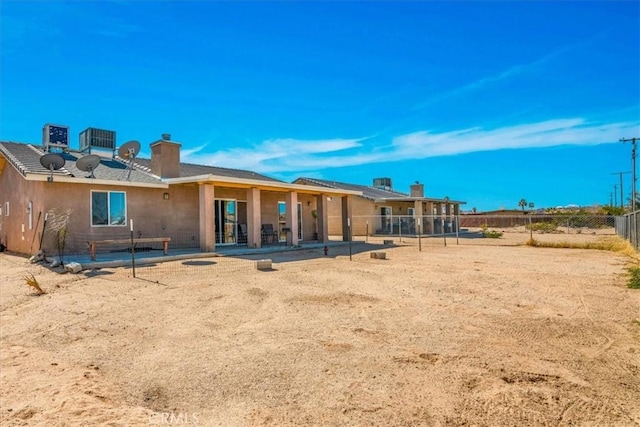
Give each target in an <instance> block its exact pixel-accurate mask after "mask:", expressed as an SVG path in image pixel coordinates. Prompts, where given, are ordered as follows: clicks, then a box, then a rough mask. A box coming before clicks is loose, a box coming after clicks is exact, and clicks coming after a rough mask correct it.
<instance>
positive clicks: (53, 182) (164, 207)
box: [0, 134, 361, 254]
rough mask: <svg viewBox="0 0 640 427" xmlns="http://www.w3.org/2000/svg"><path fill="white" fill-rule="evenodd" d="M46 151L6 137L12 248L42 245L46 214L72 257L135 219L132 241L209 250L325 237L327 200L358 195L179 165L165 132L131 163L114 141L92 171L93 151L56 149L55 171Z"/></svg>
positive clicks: (3, 160)
mask: <svg viewBox="0 0 640 427" xmlns="http://www.w3.org/2000/svg"><path fill="white" fill-rule="evenodd" d="M114 143H115V142H114ZM45 147H46V146H44V145H35V144H27V143H16V142H0V242H1V243H3V244H5V245H6V246H7V248H8V249H9V250H11V251H15V252H19V253H24V254H30V253H33V252H34V249H35V250H37V249H38V247H39V244H40V240H41V236H42V234H43V233H42V230H43V223H44V219H45V217H47V218H48V221H49V224H50V225H51V224H53V223H54V220H55V222H56V223H57V226H58V227H60V223H61V222H64V224H65V227H64V232H65V233H66V234H65V236H64V237H65V248H66V252H67V253H86V251H87V242H88V241H94V240H106V239H122V238H127V237H129V236H130V234H131V231H130V225H131V221H133V228H134V230H133V231H134V234H135V237H169V238H171V247H194V248H199V249H200V250H201V251H204V252H211V251H214V250H215V247H216V245H239V244H241V245H247V246H248V247H250V248H258V247H261V246H262V245H265V244H272V243H278V242H282V241H286V243H287V244H288V245H297V244H299V242H300V241H301V240H311V239H317V240H318V241H320V242H326V241H327V240H328V228H327V226H328V223H327V206H326V201H327V199H328V198H333V199H338V200H339V199H342V198H349V197H351V196H359V195H360V194H361V193H360V192H359V191H351V190H342V189H334V188H328V187H324V186H309V185H300V184H291V183H287V182H283V181H279V180H276V179H273V178H270V177H267V176H264V175H261V174H258V173H255V172H251V171H245V170H238V169H226V168H220V167H213V166H204V165H195V164H185V163H181V162H180V147H181V145H180V144H179V143H176V142H172V141H171V140H170V135H167V134H165V135H163V138H162V139H160V140H158V141H156V142H154V143H152V144H151V153H152V154H151V159H142V158H135V159H134V161H133V162H129V160H125V159H123V158H120V157H119V156H118V155H116V150H115V147H114V148H113V150H112V151H111V152H110V153H109V152H106V153H105V152H102V153H101V154H100V156H101V161H100V164H99V166H97V167H96V168H95V169H94V170H93V176H94V177H90V174H89V173H88V172H87V171H84V170H80V169H78V163H77V162H78V160H79V159H80V158H82V157H83V156H85V155H86V154H87V153H88V152H91V150H89V151H88V152H87V151H84V152H80V151H75V150H69V149H58V150H57V153H58V154H59V155H60V156H62V158H64V160H65V163H64V166H63V167H62V168H60V169H59V170H55V171H53V172H51V171H49V170H47V169H45V168H44V167H43V166H42V165H41V163H40V159H41V157H42V156H43V155H44V154H46V148H45ZM50 150H51V151H56V150H55V149H50ZM94 151H97V150H94ZM344 222H346V218H345V220H344ZM271 229H272V230H273V231H271ZM50 231H51V227H48V230H47V232H48V233H49V234H50ZM49 234H45V236H49ZM49 240H51V239H50V236H49ZM54 240H55V236H54ZM55 244H56V243H55V242H51V241H47V240H45V242H44V247H45V249H46V250H47V251H54V252H55V249H56V248H55Z"/></svg>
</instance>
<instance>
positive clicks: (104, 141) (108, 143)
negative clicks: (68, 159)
mask: <svg viewBox="0 0 640 427" xmlns="http://www.w3.org/2000/svg"><path fill="white" fill-rule="evenodd" d="M92 148H97V149H99V150H108V151H111V152H112V153H113V152H114V151H115V149H116V133H115V131H112V130H105V129H96V128H87V129H85V130H83V131H82V132H80V151H86V150H89V151H91V149H92Z"/></svg>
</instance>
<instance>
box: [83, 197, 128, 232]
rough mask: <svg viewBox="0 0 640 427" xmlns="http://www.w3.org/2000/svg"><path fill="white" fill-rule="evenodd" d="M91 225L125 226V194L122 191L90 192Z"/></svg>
mask: <svg viewBox="0 0 640 427" xmlns="http://www.w3.org/2000/svg"><path fill="white" fill-rule="evenodd" d="M91 225H92V226H126V225H127V197H126V193H125V192H124V191H92V192H91Z"/></svg>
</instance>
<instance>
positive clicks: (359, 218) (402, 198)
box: [294, 177, 466, 236]
mask: <svg viewBox="0 0 640 427" xmlns="http://www.w3.org/2000/svg"><path fill="white" fill-rule="evenodd" d="M294 183H295V184H300V185H309V186H314V187H323V188H327V189H331V190H336V191H337V190H340V191H353V192H359V193H360V195H354V196H353V197H349V198H345V199H333V198H332V199H331V200H330V201H328V203H327V204H328V210H329V218H330V221H329V233H330V234H338V235H340V234H343V235H344V234H345V230H343V227H344V221H335V220H333V221H332V219H335V218H345V217H347V215H348V213H349V212H350V215H351V220H352V233H353V235H357V236H364V235H398V234H413V235H415V234H418V233H420V234H425V235H430V234H442V233H443V231H444V232H446V233H450V232H455V230H456V227H457V226H458V218H459V215H460V205H463V204H465V203H466V202H464V201H459V200H450V199H449V198H433V197H425V195H424V184H420V183H416V184H414V185H411V187H410V192H409V193H404V192H400V191H397V190H394V189H393V188H392V185H391V179H390V178H375V179H374V180H373V185H370V186H368V185H359V184H349V183H345V182H337V181H329V180H323V179H316V178H305V177H301V178H298V179H296V180H295V181H294Z"/></svg>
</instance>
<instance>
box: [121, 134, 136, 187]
mask: <svg viewBox="0 0 640 427" xmlns="http://www.w3.org/2000/svg"><path fill="white" fill-rule="evenodd" d="M139 152H140V143H139V142H138V141H129V142H126V143H125V144H124V145H123V146H122V147H120V148H118V156H120V157H122V158H123V159H126V160H129V167H128V169H129V172H128V173H127V180H129V178H131V171H132V170H133V160H134V159H135V158H136V156H137V155H138V153H139Z"/></svg>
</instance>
